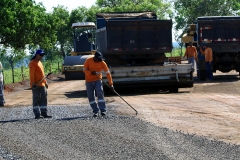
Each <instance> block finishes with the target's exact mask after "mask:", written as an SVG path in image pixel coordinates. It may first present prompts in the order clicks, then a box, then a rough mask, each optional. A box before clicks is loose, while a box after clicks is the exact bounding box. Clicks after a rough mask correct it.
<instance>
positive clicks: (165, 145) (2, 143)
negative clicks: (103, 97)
mask: <svg viewBox="0 0 240 160" xmlns="http://www.w3.org/2000/svg"><path fill="white" fill-rule="evenodd" d="M108 107H109V106H108ZM115 107H116V106H110V107H109V112H108V117H107V118H100V117H98V118H92V113H91V110H90V108H89V105H88V104H85V105H81V106H59V107H58V106H51V107H48V108H49V114H51V115H53V118H52V119H40V120H35V119H33V118H34V116H33V113H32V108H31V107H21V108H0V160H1V159H44V160H46V159H71V160H73V159H77V160H80V159H84V160H88V159H89V160H92V159H99V160H106V159H119V160H122V159H133V160H134V159H136V160H158V159H159V160H165V159H166V160H168V159H171V160H188V159H189V160H192V159H198V160H201V159H202V160H206V159H207V160H209V159H210V160H227V159H231V160H235V159H236V160H237V159H240V158H239V157H240V146H238V145H234V144H226V143H224V142H221V141H217V140H210V139H207V138H205V137H203V136H197V135H192V134H191V135H190V134H184V133H182V132H180V131H171V130H169V129H167V128H162V127H157V126H155V125H152V124H151V123H147V122H144V121H142V120H140V119H138V118H137V117H122V116H118V115H116V114H114V112H113V111H114V108H115Z"/></svg>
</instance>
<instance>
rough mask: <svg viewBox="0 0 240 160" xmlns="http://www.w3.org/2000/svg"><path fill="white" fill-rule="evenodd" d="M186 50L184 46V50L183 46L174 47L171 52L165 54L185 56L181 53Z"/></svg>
mask: <svg viewBox="0 0 240 160" xmlns="http://www.w3.org/2000/svg"><path fill="white" fill-rule="evenodd" d="M185 51H186V48H183V49H182V52H181V48H174V49H173V50H172V52H171V53H165V55H166V57H179V56H180V57H183V55H182V54H181V53H183V54H184V53H185Z"/></svg>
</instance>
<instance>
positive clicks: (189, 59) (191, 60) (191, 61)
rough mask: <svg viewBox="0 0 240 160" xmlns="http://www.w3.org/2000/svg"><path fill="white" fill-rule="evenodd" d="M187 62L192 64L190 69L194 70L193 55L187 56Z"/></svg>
mask: <svg viewBox="0 0 240 160" xmlns="http://www.w3.org/2000/svg"><path fill="white" fill-rule="evenodd" d="M188 63H189V64H192V69H193V72H194V70H195V63H194V57H190V58H188Z"/></svg>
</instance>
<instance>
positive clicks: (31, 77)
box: [29, 63, 35, 88]
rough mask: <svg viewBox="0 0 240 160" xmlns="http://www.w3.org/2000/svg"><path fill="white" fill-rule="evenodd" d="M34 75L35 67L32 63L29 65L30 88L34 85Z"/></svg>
mask: <svg viewBox="0 0 240 160" xmlns="http://www.w3.org/2000/svg"><path fill="white" fill-rule="evenodd" d="M34 74H35V66H34V65H33V64H32V63H30V64H29V77H30V88H32V85H33V84H34Z"/></svg>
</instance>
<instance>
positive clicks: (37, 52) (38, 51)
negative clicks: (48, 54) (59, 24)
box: [36, 49, 45, 55]
mask: <svg viewBox="0 0 240 160" xmlns="http://www.w3.org/2000/svg"><path fill="white" fill-rule="evenodd" d="M36 54H42V55H44V54H45V53H44V52H43V50H41V49H38V50H37V51H36Z"/></svg>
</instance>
